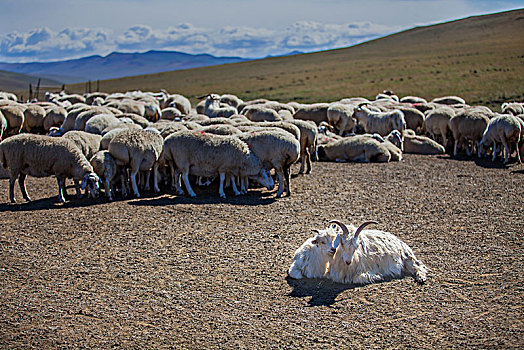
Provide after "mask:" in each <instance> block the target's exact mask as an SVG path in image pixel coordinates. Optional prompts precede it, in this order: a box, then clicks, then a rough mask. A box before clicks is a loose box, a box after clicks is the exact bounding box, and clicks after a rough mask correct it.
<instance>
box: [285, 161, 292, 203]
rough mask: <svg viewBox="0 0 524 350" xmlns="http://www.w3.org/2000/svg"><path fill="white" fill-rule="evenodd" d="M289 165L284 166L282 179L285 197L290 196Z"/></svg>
mask: <svg viewBox="0 0 524 350" xmlns="http://www.w3.org/2000/svg"><path fill="white" fill-rule="evenodd" d="M290 168H291V165H286V166H284V177H285V180H286V189H287V192H286V196H287V197H289V196H291V169H290Z"/></svg>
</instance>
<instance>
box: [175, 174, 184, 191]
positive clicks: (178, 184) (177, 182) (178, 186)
mask: <svg viewBox="0 0 524 350" xmlns="http://www.w3.org/2000/svg"><path fill="white" fill-rule="evenodd" d="M175 183H176V193H177V194H179V195H183V194H184V191H183V190H182V186H181V185H180V171H179V170H178V169H176V170H175Z"/></svg>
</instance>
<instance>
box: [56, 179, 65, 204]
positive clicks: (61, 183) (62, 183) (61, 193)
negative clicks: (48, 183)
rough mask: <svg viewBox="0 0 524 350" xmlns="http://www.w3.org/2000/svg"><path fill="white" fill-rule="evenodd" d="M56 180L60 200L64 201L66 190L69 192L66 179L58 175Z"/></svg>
mask: <svg viewBox="0 0 524 350" xmlns="http://www.w3.org/2000/svg"><path fill="white" fill-rule="evenodd" d="M56 182H57V183H58V201H59V202H60V203H64V202H65V198H64V192H67V190H66V189H65V179H64V178H63V177H57V178H56Z"/></svg>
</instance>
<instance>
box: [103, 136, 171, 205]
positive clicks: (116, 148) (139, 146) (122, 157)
mask: <svg viewBox="0 0 524 350" xmlns="http://www.w3.org/2000/svg"><path fill="white" fill-rule="evenodd" d="M163 146H164V139H163V138H162V136H160V134H159V133H158V131H156V132H153V131H152V130H148V129H127V130H124V131H122V132H120V133H118V134H117V135H116V136H114V137H113V139H112V140H111V141H110V142H109V145H108V150H109V153H111V155H112V156H113V157H114V158H115V160H116V163H117V165H119V166H122V167H127V168H129V169H130V175H129V176H130V178H131V186H132V188H133V193H134V195H135V196H136V197H137V198H139V197H140V193H139V192H138V186H137V183H136V175H137V174H138V172H139V171H149V170H150V169H151V168H153V181H154V187H153V188H154V190H155V192H160V188H159V187H158V160H159V159H160V156H161V154H162V149H163ZM148 187H149V182H148V183H147V185H146V190H147V189H148Z"/></svg>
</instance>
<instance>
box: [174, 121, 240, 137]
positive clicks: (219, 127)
mask: <svg viewBox="0 0 524 350" xmlns="http://www.w3.org/2000/svg"><path fill="white" fill-rule="evenodd" d="M184 128H185V127H184ZM185 129H186V130H187V128H185ZM200 131H202V132H208V133H210V134H215V135H240V134H242V131H240V130H238V129H237V128H236V127H234V126H233V125H229V124H215V125H208V126H204V127H202V129H200Z"/></svg>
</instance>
